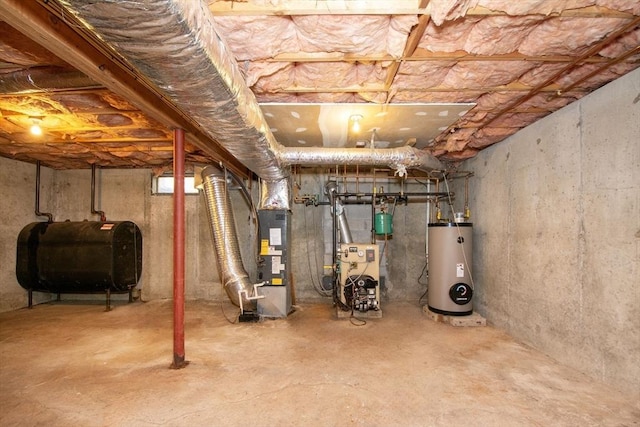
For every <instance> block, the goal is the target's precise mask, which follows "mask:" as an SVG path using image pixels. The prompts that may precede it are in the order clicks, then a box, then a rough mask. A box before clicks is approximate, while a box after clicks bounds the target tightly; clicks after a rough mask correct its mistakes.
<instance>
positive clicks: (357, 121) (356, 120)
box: [349, 114, 362, 133]
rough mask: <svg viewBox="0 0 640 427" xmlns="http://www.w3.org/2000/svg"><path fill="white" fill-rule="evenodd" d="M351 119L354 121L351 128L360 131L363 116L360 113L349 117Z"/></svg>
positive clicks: (356, 131) (354, 131)
mask: <svg viewBox="0 0 640 427" xmlns="http://www.w3.org/2000/svg"><path fill="white" fill-rule="evenodd" d="M349 119H350V120H351V121H352V122H353V125H351V130H352V131H353V133H358V132H360V120H362V116H361V115H360V114H354V115H353V116H351V117H349Z"/></svg>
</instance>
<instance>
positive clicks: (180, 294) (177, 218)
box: [171, 129, 187, 369]
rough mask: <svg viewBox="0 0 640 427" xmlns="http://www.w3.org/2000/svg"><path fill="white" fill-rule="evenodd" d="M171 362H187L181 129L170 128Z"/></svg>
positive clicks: (177, 365) (181, 364) (177, 364)
mask: <svg viewBox="0 0 640 427" xmlns="http://www.w3.org/2000/svg"><path fill="white" fill-rule="evenodd" d="M173 179H174V186H173V363H172V365H171V367H172V368H174V369H180V368H184V367H185V366H186V365H187V362H186V361H185V357H184V257H185V249H184V241H185V237H184V236H185V219H184V130H183V129H175V130H174V131H173Z"/></svg>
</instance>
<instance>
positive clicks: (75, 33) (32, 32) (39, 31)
mask: <svg viewBox="0 0 640 427" xmlns="http://www.w3.org/2000/svg"><path fill="white" fill-rule="evenodd" d="M61 13H62V12H61V11H60V10H58V9H57V8H56V7H55V6H53V5H51V4H47V3H46V2H45V4H40V3H39V2H35V1H26V2H25V1H22V0H3V1H2V2H0V16H2V17H3V19H4V20H5V21H6V22H7V23H9V24H10V25H11V26H12V27H14V28H15V29H17V30H18V31H20V32H21V33H22V34H25V35H28V36H29V37H30V38H31V39H32V40H33V41H35V42H36V43H39V44H40V45H42V46H47V49H48V50H50V51H51V52H52V53H53V54H55V55H57V56H58V57H60V58H64V59H65V60H66V61H67V62H69V63H70V64H72V65H73V66H74V67H76V68H77V69H78V70H80V71H81V72H83V73H85V74H86V75H87V76H88V77H90V78H91V79H93V80H95V81H96V82H98V83H100V84H102V85H104V86H105V87H107V88H108V89H110V90H112V91H113V92H115V93H117V94H118V95H120V96H122V97H124V98H125V99H128V100H129V101H130V102H131V103H132V104H133V105H135V106H136V107H138V108H140V109H141V110H142V111H143V112H144V113H146V114H148V115H149V116H151V117H153V118H154V119H156V120H157V121H158V122H160V123H162V124H164V125H165V126H167V127H168V128H182V129H184V130H185V131H186V133H187V139H188V140H189V141H190V142H192V143H193V144H194V145H196V146H198V147H200V148H201V149H202V150H204V151H205V152H207V153H208V154H210V155H211V156H212V157H214V158H215V159H217V160H220V161H223V162H224V163H225V164H226V165H227V167H228V168H229V169H231V170H232V171H234V172H235V173H237V174H239V175H241V176H243V177H245V176H249V171H248V170H247V168H246V167H245V166H244V165H242V164H241V163H240V162H239V161H238V160H237V159H235V157H233V156H232V155H231V154H229V153H228V152H227V151H226V150H225V149H224V148H223V147H222V146H220V145H219V144H218V143H217V142H215V141H213V140H211V138H209V137H208V136H206V134H205V133H204V132H203V131H202V130H201V129H200V127H199V125H198V124H197V123H195V122H194V121H193V119H191V118H190V117H188V116H187V115H185V114H184V113H182V112H181V111H179V110H178V109H177V108H176V107H175V106H173V105H171V104H170V103H168V102H167V101H166V100H165V99H164V97H163V96H162V95H161V94H160V93H158V92H157V91H156V90H155V88H154V87H153V86H152V85H149V84H148V83H146V81H145V79H144V78H142V76H139V75H136V74H135V73H133V72H132V70H131V69H130V68H128V67H127V66H126V64H124V63H123V62H122V61H120V60H118V58H117V57H116V56H115V55H114V54H113V52H111V51H109V50H108V49H107V48H106V47H103V46H102V44H101V43H100V42H99V41H93V40H92V36H91V35H90V34H89V33H88V32H86V31H85V30H84V27H83V26H82V25H81V24H80V23H76V22H72V17H71V16H68V15H65V16H57V15H56V14H61ZM79 32H80V33H82V34H80V33H79ZM90 40H91V41H90Z"/></svg>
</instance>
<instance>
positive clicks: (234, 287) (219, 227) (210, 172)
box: [201, 166, 253, 307]
mask: <svg viewBox="0 0 640 427" xmlns="http://www.w3.org/2000/svg"><path fill="white" fill-rule="evenodd" d="M201 174H202V181H203V182H202V184H203V188H204V197H205V199H206V204H207V216H208V217H209V226H210V228H211V235H212V236H213V245H214V247H215V250H216V254H217V257H216V260H217V263H218V272H219V274H220V280H221V281H222V284H223V286H224V289H225V291H226V292H227V295H228V296H229V299H231V301H232V302H233V303H234V304H235V305H240V299H239V292H240V291H245V293H244V295H252V293H253V289H252V284H251V281H250V280H249V275H248V274H247V272H246V270H245V269H244V266H243V265H242V258H241V256H240V246H239V245H238V235H237V233H236V224H235V221H234V219H233V210H232V209H231V201H230V199H229V194H228V192H227V185H226V178H225V173H224V171H221V170H220V169H218V168H216V167H213V166H207V167H206V168H204V169H203V170H202V173H201ZM252 304H253V301H248V300H243V306H244V307H249V306H251V305H252Z"/></svg>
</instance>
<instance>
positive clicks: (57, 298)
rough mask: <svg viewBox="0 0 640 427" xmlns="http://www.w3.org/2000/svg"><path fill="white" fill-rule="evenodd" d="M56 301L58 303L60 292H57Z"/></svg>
mask: <svg viewBox="0 0 640 427" xmlns="http://www.w3.org/2000/svg"><path fill="white" fill-rule="evenodd" d="M56 301H60V292H58V296H57V297H56Z"/></svg>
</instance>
